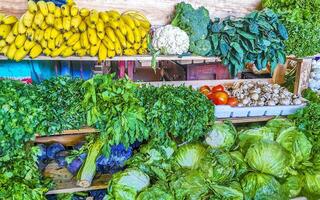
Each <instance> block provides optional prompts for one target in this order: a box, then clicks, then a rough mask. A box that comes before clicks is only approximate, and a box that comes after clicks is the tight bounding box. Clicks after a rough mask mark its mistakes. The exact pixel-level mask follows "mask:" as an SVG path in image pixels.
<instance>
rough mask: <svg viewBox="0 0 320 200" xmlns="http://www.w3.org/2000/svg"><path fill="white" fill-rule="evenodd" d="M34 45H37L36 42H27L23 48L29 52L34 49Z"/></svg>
mask: <svg viewBox="0 0 320 200" xmlns="http://www.w3.org/2000/svg"><path fill="white" fill-rule="evenodd" d="M34 45H36V42H35V41H30V40H26V42H25V43H24V45H23V48H24V50H26V51H27V52H29V51H30V50H31V49H32V48H33V47H34Z"/></svg>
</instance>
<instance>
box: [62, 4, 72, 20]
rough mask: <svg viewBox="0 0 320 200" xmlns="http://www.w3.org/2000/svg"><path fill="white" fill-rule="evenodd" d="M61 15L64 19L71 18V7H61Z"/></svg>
mask: <svg viewBox="0 0 320 200" xmlns="http://www.w3.org/2000/svg"><path fill="white" fill-rule="evenodd" d="M61 13H62V15H63V16H64V17H70V7H69V6H67V5H62V6H61Z"/></svg>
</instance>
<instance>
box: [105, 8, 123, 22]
mask: <svg viewBox="0 0 320 200" xmlns="http://www.w3.org/2000/svg"><path fill="white" fill-rule="evenodd" d="M107 13H108V15H109V17H110V18H112V19H115V20H117V19H119V18H120V16H121V15H120V13H119V12H118V11H116V10H110V11H108V12H107Z"/></svg>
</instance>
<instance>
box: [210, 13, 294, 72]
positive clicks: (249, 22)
mask: <svg viewBox="0 0 320 200" xmlns="http://www.w3.org/2000/svg"><path fill="white" fill-rule="evenodd" d="M210 37H211V42H212V46H213V55H215V56H218V57H221V59H222V61H223V64H224V65H226V66H229V71H230V73H231V74H232V75H236V74H237V73H238V72H241V71H242V70H243V68H244V66H245V65H246V64H247V63H254V64H255V65H256V67H257V69H259V70H261V69H263V68H266V67H267V65H268V64H269V63H270V65H271V71H273V70H274V69H275V67H276V66H277V64H279V63H281V64H283V63H284V62H285V59H286V56H285V53H284V43H283V42H284V40H286V39H288V33H287V31H286V28H285V27H284V25H283V24H282V23H281V22H280V21H279V19H278V16H277V15H276V14H275V13H273V12H272V11H271V10H269V9H265V10H262V11H254V12H252V13H250V14H248V15H247V16H245V17H244V18H238V19H231V18H230V17H229V18H226V19H225V20H221V19H219V18H216V19H215V20H214V21H213V23H212V26H211V35H210Z"/></svg>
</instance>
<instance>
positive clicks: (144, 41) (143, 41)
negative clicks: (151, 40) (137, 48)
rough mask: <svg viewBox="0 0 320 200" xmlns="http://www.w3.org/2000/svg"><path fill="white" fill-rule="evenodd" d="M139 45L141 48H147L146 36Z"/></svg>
mask: <svg viewBox="0 0 320 200" xmlns="http://www.w3.org/2000/svg"><path fill="white" fill-rule="evenodd" d="M141 47H142V48H143V49H147V48H148V41H147V38H144V39H143V40H142V45H141Z"/></svg>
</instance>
